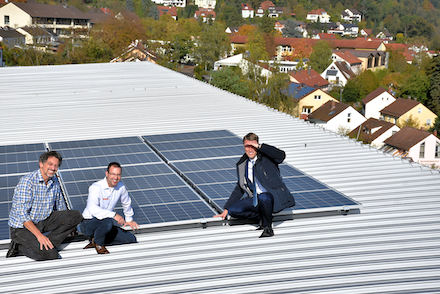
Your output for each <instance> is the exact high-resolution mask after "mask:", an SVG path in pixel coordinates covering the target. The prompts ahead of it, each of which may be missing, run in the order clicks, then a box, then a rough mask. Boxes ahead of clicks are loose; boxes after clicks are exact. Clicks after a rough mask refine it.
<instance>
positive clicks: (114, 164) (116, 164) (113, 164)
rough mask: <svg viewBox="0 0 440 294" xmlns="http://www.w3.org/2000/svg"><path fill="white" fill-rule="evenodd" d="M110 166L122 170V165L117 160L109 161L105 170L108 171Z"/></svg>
mask: <svg viewBox="0 0 440 294" xmlns="http://www.w3.org/2000/svg"><path fill="white" fill-rule="evenodd" d="M112 166H115V167H119V168H120V169H121V171H122V166H121V165H120V164H119V162H116V161H112V162H110V163H109V164H108V166H107V171H108V172H109V171H110V168H111V167H112Z"/></svg>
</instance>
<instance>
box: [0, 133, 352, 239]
mask: <svg viewBox="0 0 440 294" xmlns="http://www.w3.org/2000/svg"><path fill="white" fill-rule="evenodd" d="M48 146H49V149H50V150H57V151H59V152H60V153H61V154H62V156H63V162H62V165H61V167H60V169H59V174H60V178H61V183H62V185H63V191H64V193H65V194H66V196H67V199H68V204H69V206H70V208H71V209H77V210H80V211H82V210H84V208H85V206H86V204H87V197H88V188H89V186H90V185H91V184H92V183H94V182H96V181H98V180H101V179H104V177H105V169H106V167H107V165H108V163H110V162H112V161H116V162H119V163H120V164H121V165H122V166H123V179H122V181H123V182H124V183H125V184H126V186H127V189H128V191H129V193H130V195H131V198H132V206H133V209H134V211H135V220H136V221H137V222H138V223H139V224H141V225H142V224H152V223H167V222H173V221H184V220H198V219H202V218H210V217H212V216H213V215H214V214H215V213H217V211H215V210H214V209H213V207H215V209H217V210H218V211H221V210H222V209H223V205H224V204H225V202H226V200H227V199H228V198H229V196H230V194H231V191H232V190H233V189H234V186H235V184H236V181H237V179H236V168H235V164H236V162H237V161H238V160H239V158H240V157H241V156H242V154H243V145H242V141H241V139H240V138H239V137H237V136H236V135H234V134H233V133H231V132H229V131H226V130H219V131H206V132H191V133H178V134H165V135H153V136H144V137H142V138H140V137H121V138H110V139H97V140H80V141H69V142H54V143H49V144H48ZM153 149H154V150H153ZM44 151H46V148H45V145H44V144H42V143H41V144H28V145H10V146H0V239H8V238H9V228H8V224H7V221H8V214H9V210H10V205H11V201H12V196H13V191H14V188H15V186H16V185H17V183H18V180H19V178H20V177H21V176H23V175H24V174H26V173H28V172H31V171H33V170H36V169H37V168H38V157H39V155H40V154H41V153H42V152H44ZM280 170H281V175H282V176H283V178H284V181H285V183H286V185H287V187H288V188H289V189H290V191H291V192H292V193H293V195H294V197H295V200H296V206H295V207H294V210H295V211H296V212H301V211H307V210H309V209H312V210H313V209H315V210H316V209H318V210H319V209H321V210H328V208H331V209H335V210H337V209H340V207H347V206H356V207H357V206H358V204H357V203H356V202H354V201H352V200H351V199H349V198H347V197H345V196H344V195H343V194H341V193H339V192H338V191H335V190H333V189H331V188H329V187H327V186H326V185H324V184H322V183H321V182H319V181H317V180H316V179H314V178H312V177H310V176H308V175H306V174H304V173H302V172H301V171H300V170H298V169H296V168H294V167H292V166H289V165H287V164H281V165H280ZM116 211H117V212H118V213H120V214H122V207H117V208H116Z"/></svg>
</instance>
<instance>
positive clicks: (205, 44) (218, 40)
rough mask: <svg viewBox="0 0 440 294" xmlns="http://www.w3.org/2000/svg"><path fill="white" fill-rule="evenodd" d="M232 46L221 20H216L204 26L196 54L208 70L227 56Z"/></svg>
mask: <svg viewBox="0 0 440 294" xmlns="http://www.w3.org/2000/svg"><path fill="white" fill-rule="evenodd" d="M230 48H231V43H230V40H229V37H228V36H227V34H226V33H225V30H224V27H223V26H222V25H221V24H220V23H219V22H214V23H213V24H210V25H205V26H204V27H203V29H202V32H201V34H200V37H199V40H198V41H197V46H196V48H195V50H194V51H195V52H194V55H195V57H196V59H197V62H198V63H199V64H200V65H201V66H202V67H203V68H204V70H205V71H206V70H209V69H211V68H212V67H213V65H214V62H215V61H216V60H219V59H221V58H223V57H225V56H226V55H227V53H228V52H229V50H230Z"/></svg>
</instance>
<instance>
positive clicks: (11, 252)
mask: <svg viewBox="0 0 440 294" xmlns="http://www.w3.org/2000/svg"><path fill="white" fill-rule="evenodd" d="M18 253H19V252H18V243H15V242H14V241H12V240H11V243H10V244H9V249H8V252H7V253H6V257H16V256H18Z"/></svg>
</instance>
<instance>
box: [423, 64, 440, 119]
mask: <svg viewBox="0 0 440 294" xmlns="http://www.w3.org/2000/svg"><path fill="white" fill-rule="evenodd" d="M427 75H428V79H429V89H428V102H427V104H426V106H427V107H429V109H431V110H432V111H433V112H434V113H435V114H437V115H438V116H440V56H436V57H434V58H433V59H432V62H431V65H430V66H429V68H428V70H427Z"/></svg>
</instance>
